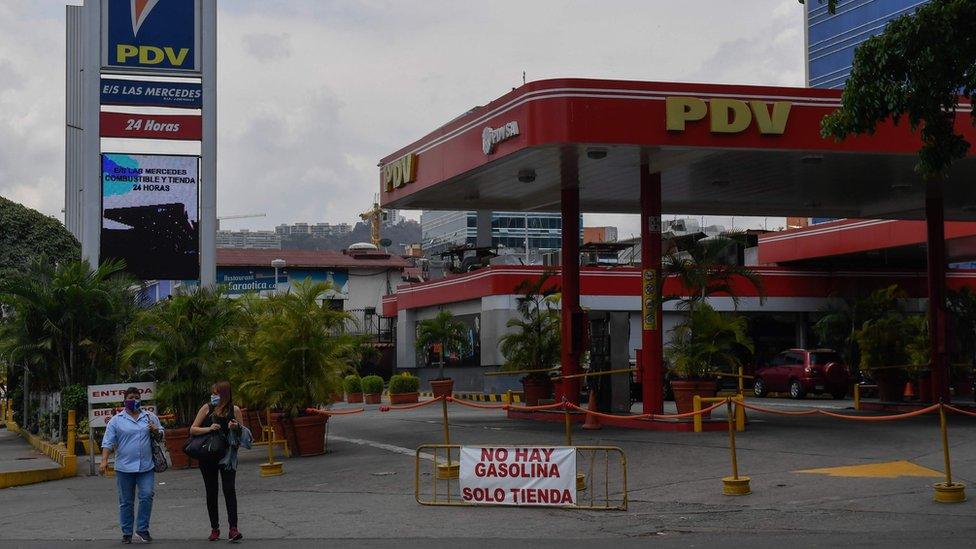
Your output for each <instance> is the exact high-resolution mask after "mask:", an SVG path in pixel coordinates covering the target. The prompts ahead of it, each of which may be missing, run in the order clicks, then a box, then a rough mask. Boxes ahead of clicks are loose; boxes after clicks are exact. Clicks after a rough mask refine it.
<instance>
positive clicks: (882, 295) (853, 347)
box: [813, 285, 905, 365]
mask: <svg viewBox="0 0 976 549" xmlns="http://www.w3.org/2000/svg"><path fill="white" fill-rule="evenodd" d="M903 297H905V293H904V292H903V291H902V290H901V289H900V288H899V287H898V286H897V285H891V286H888V287H886V288H881V289H878V290H875V291H873V292H871V293H870V294H868V295H866V296H863V297H859V298H850V297H848V298H843V299H842V300H841V303H840V304H839V305H838V306H835V307H833V308H831V309H830V310H828V311H827V313H826V314H825V315H824V316H822V317H821V318H820V320H818V321H817V322H816V323H815V324H814V325H813V329H814V332H815V333H816V334H817V338H818V340H819V343H820V345H822V346H825V347H830V348H832V349H837V350H840V349H843V350H844V351H843V353H844V355H845V356H844V358H845V359H846V360H847V363H848V364H851V365H853V364H857V363H859V362H860V360H859V359H858V345H857V342H856V341H855V334H856V332H857V331H858V329H860V328H861V327H862V326H863V325H864V323H865V322H868V321H871V320H878V319H881V318H885V317H889V316H901V315H903V314H904V313H903V311H902V308H901V306H900V304H899V301H898V300H899V299H900V298H903Z"/></svg>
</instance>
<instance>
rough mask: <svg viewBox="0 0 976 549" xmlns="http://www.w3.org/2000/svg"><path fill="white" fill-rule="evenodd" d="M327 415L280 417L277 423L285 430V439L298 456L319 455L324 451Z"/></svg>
mask: <svg viewBox="0 0 976 549" xmlns="http://www.w3.org/2000/svg"><path fill="white" fill-rule="evenodd" d="M328 419H329V417H328V416H323V415H319V414H315V415H312V416H301V417H295V418H281V419H280V420H279V421H278V424H280V425H281V426H282V428H283V429H284V432H285V440H287V441H288V447H289V448H290V449H291V451H292V453H294V454H297V455H299V456H319V455H322V454H324V453H325V422H326V421H328Z"/></svg>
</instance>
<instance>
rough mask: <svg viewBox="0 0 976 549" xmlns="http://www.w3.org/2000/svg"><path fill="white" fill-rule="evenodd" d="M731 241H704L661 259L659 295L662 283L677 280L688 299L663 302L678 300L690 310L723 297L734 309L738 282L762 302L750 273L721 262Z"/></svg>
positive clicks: (759, 281) (756, 278) (757, 281)
mask: <svg viewBox="0 0 976 549" xmlns="http://www.w3.org/2000/svg"><path fill="white" fill-rule="evenodd" d="M735 245H736V240H735V239H733V238H726V237H717V238H703V239H701V240H698V241H696V242H695V243H694V244H692V245H691V246H689V247H688V249H687V250H684V251H680V252H677V251H676V252H671V253H669V254H667V255H666V256H664V257H663V258H662V262H661V271H662V273H661V277H660V279H659V280H658V284H657V287H658V291H659V292H660V291H662V288H663V284H662V282H663V280H664V279H665V278H667V277H671V276H673V277H676V278H677V279H678V281H680V282H681V286H682V287H683V288H684V289H685V290H686V291H687V295H688V297H680V296H667V297H664V298H663V299H662V300H663V301H672V300H680V301H681V303H682V305H684V306H685V307H688V308H692V307H693V306H694V305H695V304H696V303H702V302H704V301H705V300H706V298H708V297H709V296H712V295H726V296H729V297H731V298H732V301H733V303H734V304H735V306H736V307H738V305H739V297H738V295H737V293H736V290H735V283H736V282H737V281H744V282H746V283H747V284H749V285H751V286H752V287H753V288H755V289H756V290H758V292H759V294H760V299H761V300H764V299H765V297H764V296H763V285H762V279H761V278H760V277H759V275H758V274H757V273H756V272H755V271H753V270H752V269H750V268H748V267H745V266H742V265H737V264H734V263H730V262H727V261H725V260H724V258H725V257H726V255H727V253H728V249H729V247H730V246H735Z"/></svg>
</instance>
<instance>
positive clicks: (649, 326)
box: [640, 160, 664, 414]
mask: <svg viewBox="0 0 976 549" xmlns="http://www.w3.org/2000/svg"><path fill="white" fill-rule="evenodd" d="M640 170H641V171H640V207H641V214H640V221H641V286H642V292H641V300H642V305H641V353H640V357H641V365H640V366H641V372H643V377H642V378H641V390H642V393H643V401H644V408H643V412H644V413H645V414H660V413H662V412H663V411H664V394H663V380H664V346H663V344H662V340H661V322H662V319H661V300H660V295H661V288H659V287H658V286H659V285H663V283H664V281H663V279H662V278H661V174H660V173H651V167H650V165H649V163H648V162H647V161H646V160H643V161H642V162H641V167H640Z"/></svg>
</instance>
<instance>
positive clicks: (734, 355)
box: [667, 302, 754, 379]
mask: <svg viewBox="0 0 976 549" xmlns="http://www.w3.org/2000/svg"><path fill="white" fill-rule="evenodd" d="M747 328H748V323H747V322H746V319H745V318H744V317H741V316H736V315H728V314H722V313H720V312H718V311H716V310H715V309H713V308H712V307H711V306H710V305H708V304H707V303H704V302H701V303H698V304H696V305H695V307H694V308H693V309H691V311H690V312H689V314H688V318H687V320H686V321H685V322H682V323H681V324H679V325H677V326H675V328H674V330H673V331H672V332H671V341H670V347H669V348H668V350H667V355H668V358H669V360H670V361H671V364H673V370H674V371H675V373H676V374H677V376H678V377H680V378H683V379H707V378H710V377H712V376H711V373H712V372H714V371H726V372H731V371H733V370H734V369H735V368H737V367H739V366H742V365H743V364H744V363H745V361H746V360H748V359H749V357H750V356H751V355H752V352H753V349H754V347H753V343H752V340H751V339H749V336H748V334H747Z"/></svg>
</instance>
